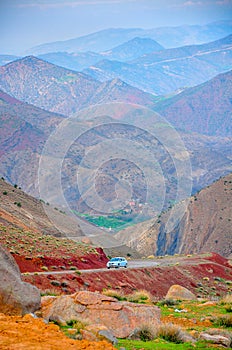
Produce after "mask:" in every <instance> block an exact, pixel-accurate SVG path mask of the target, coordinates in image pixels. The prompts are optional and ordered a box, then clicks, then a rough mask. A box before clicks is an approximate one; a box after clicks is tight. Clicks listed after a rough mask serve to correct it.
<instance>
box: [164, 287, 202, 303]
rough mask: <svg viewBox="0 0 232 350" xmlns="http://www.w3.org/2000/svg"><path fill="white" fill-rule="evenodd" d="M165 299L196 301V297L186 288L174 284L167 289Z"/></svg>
mask: <svg viewBox="0 0 232 350" xmlns="http://www.w3.org/2000/svg"><path fill="white" fill-rule="evenodd" d="M165 299H174V300H196V296H195V295H194V294H193V293H192V292H190V290H188V289H187V288H185V287H182V286H179V285H178V284H174V285H172V286H171V287H170V288H169V290H168V292H167V294H166V297H165Z"/></svg>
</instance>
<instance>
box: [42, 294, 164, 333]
mask: <svg viewBox="0 0 232 350" xmlns="http://www.w3.org/2000/svg"><path fill="white" fill-rule="evenodd" d="M41 310H42V316H43V318H45V319H46V320H50V321H54V320H57V319H62V320H64V321H66V322H67V321H70V320H80V321H82V322H85V323H86V324H88V325H98V326H99V325H100V326H105V327H106V329H107V330H109V331H110V332H111V333H112V335H113V336H114V337H116V338H126V337H128V336H129V335H130V334H131V333H132V332H133V330H134V329H135V328H139V327H140V326H141V324H145V323H146V324H147V323H149V324H151V326H154V327H156V326H158V325H159V324H160V309H159V308H158V307H157V306H151V305H144V304H135V303H130V302H119V301H118V300H117V299H115V298H112V297H107V296H105V295H102V294H100V293H97V292H89V291H80V292H77V293H75V294H73V295H63V296H59V297H55V298H53V299H46V300H45V301H43V298H42V307H41Z"/></svg>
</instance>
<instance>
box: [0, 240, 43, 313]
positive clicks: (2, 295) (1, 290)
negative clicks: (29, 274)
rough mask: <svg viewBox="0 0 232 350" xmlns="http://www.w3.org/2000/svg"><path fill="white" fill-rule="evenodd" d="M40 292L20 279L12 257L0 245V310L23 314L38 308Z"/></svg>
mask: <svg viewBox="0 0 232 350" xmlns="http://www.w3.org/2000/svg"><path fill="white" fill-rule="evenodd" d="M40 301H41V298H40V292H39V290H38V289H37V288H36V287H34V286H32V285H31V284H29V283H25V282H23V281H22V279H21V273H20V271H19V268H18V265H17V263H16V261H15V260H14V258H13V257H12V256H11V255H10V253H8V252H7V251H6V250H5V249H4V248H3V247H2V246H0V310H1V312H2V313H4V314H6V315H24V314H26V313H31V312H34V311H36V310H38V309H39V307H40Z"/></svg>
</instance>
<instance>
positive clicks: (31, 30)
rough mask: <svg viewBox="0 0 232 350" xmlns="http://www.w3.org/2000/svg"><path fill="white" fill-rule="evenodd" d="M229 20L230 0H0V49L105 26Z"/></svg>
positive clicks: (18, 49)
mask: <svg viewBox="0 0 232 350" xmlns="http://www.w3.org/2000/svg"><path fill="white" fill-rule="evenodd" d="M225 19H232V0H67V1H64V0H47V1H45V0H37V1H36V0H0V33H1V34H0V53H1V54H22V53H23V52H24V51H26V50H27V49H29V48H31V47H33V46H36V45H39V44H43V43H47V42H53V41H59V40H67V39H71V38H76V37H79V36H82V35H86V34H89V33H93V32H96V31H98V30H102V29H106V28H112V27H114V28H133V27H134V28H155V27H163V26H178V25H184V24H207V23H210V22H214V21H218V20H225Z"/></svg>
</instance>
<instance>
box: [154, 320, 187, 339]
mask: <svg viewBox="0 0 232 350" xmlns="http://www.w3.org/2000/svg"><path fill="white" fill-rule="evenodd" d="M157 336H158V337H160V338H162V339H165V340H166V341H170V342H172V343H176V344H180V343H183V342H184V339H185V332H184V331H183V330H182V328H181V327H179V326H177V325H175V324H173V323H163V324H162V325H160V326H159V328H158V329H157Z"/></svg>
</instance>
